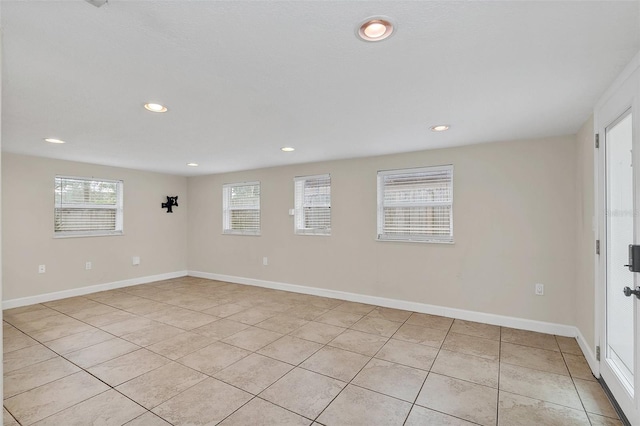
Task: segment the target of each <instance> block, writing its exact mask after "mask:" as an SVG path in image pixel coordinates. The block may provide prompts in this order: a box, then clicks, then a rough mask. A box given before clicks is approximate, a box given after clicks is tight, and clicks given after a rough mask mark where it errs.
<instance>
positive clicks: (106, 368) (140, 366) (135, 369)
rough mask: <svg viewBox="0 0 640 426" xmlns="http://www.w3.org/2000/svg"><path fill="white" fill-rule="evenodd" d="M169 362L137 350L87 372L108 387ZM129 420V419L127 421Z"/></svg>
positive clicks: (163, 358) (147, 352) (142, 350)
mask: <svg viewBox="0 0 640 426" xmlns="http://www.w3.org/2000/svg"><path fill="white" fill-rule="evenodd" d="M168 362H169V360H168V359H166V358H165V357H162V356H160V355H157V354H155V353H153V352H151V351H148V350H146V349H138V350H137V351H133V352H130V353H128V354H126V355H122V356H119V357H117V358H114V359H111V360H109V361H106V362H103V363H102V364H98V365H96V366H93V367H91V368H89V369H88V370H87V371H88V372H89V373H91V374H93V375H94V376H96V377H97V378H99V379H100V380H102V381H103V382H105V383H107V384H108V385H110V386H117V385H119V384H122V383H124V382H126V381H128V380H131V379H133V378H135V377H138V376H140V375H142V374H144V373H147V372H149V371H151V370H155V369H156V368H158V367H162V366H163V365H165V364H167V363H168ZM129 420H131V419H129Z"/></svg>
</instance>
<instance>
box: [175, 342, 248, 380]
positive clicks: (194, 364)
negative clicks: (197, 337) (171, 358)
mask: <svg viewBox="0 0 640 426" xmlns="http://www.w3.org/2000/svg"><path fill="white" fill-rule="evenodd" d="M250 354H251V352H249V351H247V350H244V349H240V348H237V347H235V346H231V345H227V344H226V343H222V342H215V343H213V344H211V345H209V346H207V347H204V348H202V349H200V350H198V351H195V352H193V353H191V354H189V355H187V356H185V357H182V358H180V359H178V360H177V361H178V362H179V363H181V364H184V365H186V366H187V367H191V368H193V369H194V370H198V371H200V372H202V373H205V374H208V375H210V376H213V375H214V374H216V373H217V372H219V371H220V370H223V369H225V368H227V367H228V366H230V365H231V364H233V363H234V362H237V361H240V360H241V359H242V358H244V357H246V356H248V355H250Z"/></svg>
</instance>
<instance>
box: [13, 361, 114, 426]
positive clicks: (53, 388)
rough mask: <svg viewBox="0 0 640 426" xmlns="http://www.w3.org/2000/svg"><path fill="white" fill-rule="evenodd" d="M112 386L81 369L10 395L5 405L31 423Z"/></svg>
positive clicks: (14, 414)
mask: <svg viewBox="0 0 640 426" xmlns="http://www.w3.org/2000/svg"><path fill="white" fill-rule="evenodd" d="M108 389H109V387H108V386H107V385H105V384H104V383H102V382H101V381H100V380H98V379H96V378H94V377H91V376H90V375H89V374H87V373H85V372H84V371H79V372H77V373H74V374H72V375H70V376H67V377H64V378H61V379H58V380H56V381H54V382H50V383H47V384H45V385H43V386H40V387H37V388H35V389H31V390H30V391H28V392H25V393H21V394H20V395H16V396H14V397H12V398H9V399H6V400H5V401H4V405H5V406H6V407H7V409H8V410H9V411H10V412H11V414H13V416H14V417H15V418H16V419H17V420H18V421H19V422H20V423H21V424H31V423H35V422H37V421H38V420H42V419H44V418H46V417H48V416H50V415H52V414H55V413H57V412H59V411H62V410H64V409H66V408H69V407H71V406H73V405H75V404H77V403H79V402H81V401H84V400H85V399H88V398H91V397H92V396H94V395H97V394H99V393H102V392H105V391H106V390H108ZM52 395H55V398H52V397H51V396H52ZM5 396H6V393H5Z"/></svg>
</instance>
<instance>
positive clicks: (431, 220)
mask: <svg viewBox="0 0 640 426" xmlns="http://www.w3.org/2000/svg"><path fill="white" fill-rule="evenodd" d="M378 240H396V241H428V242H453V166H437V167H424V168H420V169H405V170H389V171H381V172H378Z"/></svg>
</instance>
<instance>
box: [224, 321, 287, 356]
mask: <svg viewBox="0 0 640 426" xmlns="http://www.w3.org/2000/svg"><path fill="white" fill-rule="evenodd" d="M282 336H283V335H282V334H281V333H275V332H273V331H269V330H263V329H261V328H257V327H250V328H247V329H246V330H242V331H241V332H239V333H236V334H234V335H233V336H229V337H227V338H226V339H224V340H223V341H222V342H223V343H228V344H229V345H233V346H237V347H239V348H242V349H246V350H248V351H252V352H253V351H257V350H258V349H261V348H263V347H265V346H267V345H268V344H269V343H271V342H274V341H276V340H278V339H279V338H281V337H282Z"/></svg>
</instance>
